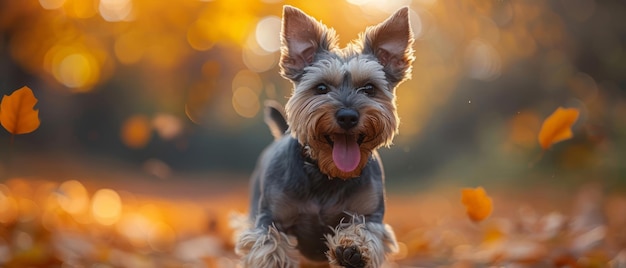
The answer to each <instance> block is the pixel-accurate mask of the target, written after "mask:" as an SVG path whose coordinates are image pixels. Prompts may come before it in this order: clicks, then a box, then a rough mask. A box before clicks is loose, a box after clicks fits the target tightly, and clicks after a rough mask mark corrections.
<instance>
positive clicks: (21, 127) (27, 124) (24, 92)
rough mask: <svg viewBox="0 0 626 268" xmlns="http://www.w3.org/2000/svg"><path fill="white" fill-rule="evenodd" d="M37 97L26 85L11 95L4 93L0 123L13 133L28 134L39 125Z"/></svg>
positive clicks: (0, 109)
mask: <svg viewBox="0 0 626 268" xmlns="http://www.w3.org/2000/svg"><path fill="white" fill-rule="evenodd" d="M35 104H37V98H35V95H34V94H33V91H32V90H31V89H30V88H29V87H27V86H24V87H22V88H20V89H18V90H16V91H15V92H13V93H11V95H8V96H7V95H4V97H2V102H1V103H0V123H2V126H3V127H4V128H5V129H6V130H7V131H8V132H10V133H11V134H13V135H18V134H26V133H30V132H33V131H35V130H36V129H37V128H38V127H39V124H40V122H39V110H35V108H34V107H35Z"/></svg>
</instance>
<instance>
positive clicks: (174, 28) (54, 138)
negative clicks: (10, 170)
mask: <svg viewBox="0 0 626 268" xmlns="http://www.w3.org/2000/svg"><path fill="white" fill-rule="evenodd" d="M283 4H291V5H295V6H297V7H299V8H301V9H303V10H304V11H305V12H307V13H309V14H310V15H312V16H314V17H316V18H318V19H320V20H321V21H322V22H323V23H325V24H327V25H329V26H331V27H334V28H335V29H336V30H337V32H338V33H339V35H340V37H341V38H342V39H341V42H340V43H342V44H346V43H348V42H349V41H350V40H351V39H352V38H355V37H356V36H357V34H358V33H359V32H360V31H362V30H363V29H365V27H367V26H369V25H373V24H376V23H378V22H380V21H382V20H383V19H384V18H385V17H387V16H388V15H389V14H390V13H392V12H393V11H394V10H396V9H397V8H399V7H401V6H404V5H409V6H410V7H411V23H412V28H413V31H414V33H415V37H416V39H417V42H416V44H415V48H416V59H417V60H416V62H415V64H414V69H413V70H414V71H413V79H412V80H410V81H408V82H406V83H405V84H403V85H401V87H400V88H399V90H398V105H399V113H400V116H401V118H402V125H401V135H400V136H399V137H398V138H397V139H396V146H395V147H393V149H391V150H383V152H382V154H383V157H385V158H388V159H390V161H387V162H388V166H390V167H389V168H387V170H389V172H390V174H391V175H393V176H394V177H396V178H398V179H397V181H399V182H409V181H415V178H429V177H448V178H450V177H451V178H459V177H465V175H466V174H468V173H469V174H474V175H470V176H469V178H465V179H468V180H469V181H470V182H480V180H481V178H485V179H487V180H492V179H502V180H503V181H510V180H507V179H519V178H525V177H527V176H529V175H532V173H533V172H536V171H538V170H541V169H546V170H548V172H551V171H552V170H554V168H558V169H559V170H564V172H567V171H574V173H576V172H577V171H580V170H586V171H588V170H593V171H597V170H602V171H606V172H609V173H610V174H612V176H610V177H611V178H613V177H616V176H617V177H622V178H623V177H624V175H625V174H626V171H625V169H624V168H623V167H622V166H621V165H619V161H618V160H617V159H618V158H623V157H624V153H623V152H625V151H626V150H624V148H626V145H625V144H626V141H625V140H624V137H625V135H624V134H626V123H625V121H624V120H623V119H622V117H623V114H625V112H626V99H625V98H624V95H625V92H624V84H625V81H626V77H625V76H626V52H625V46H624V42H625V41H624V37H623V36H624V35H625V34H626V27H625V26H624V25H626V22H625V21H624V20H625V19H624V16H623V15H624V14H625V13H626V6H625V4H624V3H623V2H622V1H602V2H597V1H594V0H572V1H563V0H551V1H500V0H493V1H491V0H490V1H458V0H438V1H437V0H420V1H417V0H416V1H407V0H394V1H368V0H347V1H316V2H311V1H285V2H283V1H276V0H264V1H224V0H215V1H199V0H183V1H176V2H171V1H150V0H100V1H98V0H94V1H91V0H39V1H34V0H27V1H3V2H2V3H0V30H1V32H2V35H0V48H1V54H0V91H1V92H2V93H5V94H9V93H10V92H11V90H12V89H14V88H19V87H21V86H23V85H29V86H31V87H32V88H35V90H36V92H35V93H36V95H37V96H39V98H40V99H41V102H40V103H39V104H38V107H39V108H40V110H41V111H42V112H41V115H40V116H41V119H42V126H41V130H40V131H39V132H38V133H37V134H33V135H30V136H29V137H28V138H25V139H23V141H22V143H23V144H22V145H20V146H17V148H19V150H18V151H27V152H32V151H35V152H36V151H42V149H44V150H46V151H50V152H56V151H62V152H69V153H78V154H79V155H80V154H91V155H103V156H106V157H113V158H118V159H121V160H123V161H130V162H134V163H143V162H145V161H147V160H149V159H153V158H156V159H158V160H159V161H162V163H164V164H165V165H168V166H170V167H171V168H173V169H174V170H183V171H193V170H220V169H222V170H230V171H241V172H249V171H250V170H251V168H252V167H253V163H254V161H255V158H256V156H257V155H258V153H259V152H260V150H261V149H262V148H263V147H264V146H265V145H266V144H267V143H268V142H269V141H270V140H271V137H270V135H269V133H268V131H267V130H266V129H265V127H264V126H263V125H262V123H261V120H260V109H261V106H262V102H263V100H265V99H276V100H278V101H279V102H283V103H284V102H285V100H286V98H287V97H288V96H289V95H290V90H291V85H290V84H289V82H287V81H286V80H284V79H282V78H281V77H280V76H279V75H278V70H277V66H276V65H277V60H278V57H279V39H278V35H279V31H280V15H281V10H282V5H283ZM330 10H332V12H329V11H330ZM559 106H563V107H570V108H577V109H579V110H580V111H581V115H580V120H579V121H578V122H577V123H576V124H575V126H574V128H573V132H574V136H575V137H576V138H575V139H574V140H572V141H568V142H566V143H565V144H562V145H559V146H556V147H553V148H552V149H551V150H549V151H548V152H547V153H546V155H544V156H542V157H541V156H540V150H541V149H540V146H538V144H537V140H536V135H537V133H538V130H539V123H538V122H541V121H542V119H543V118H545V117H546V116H548V115H549V113H550V112H551V111H553V110H554V109H555V108H556V107H559ZM157 125H158V126H157ZM170 125H171V126H170ZM164 133H167V134H164ZM153 136H154V137H153ZM68 149H71V150H69V151H68ZM476 154H480V155H481V157H475V155H476ZM538 157H541V158H542V159H540V160H537V158H538ZM528 166H532V167H535V169H528ZM474 169H475V170H474ZM468 171H469V172H468ZM475 171H476V172H475ZM478 171H480V172H478ZM576 174H578V173H576ZM496 177H498V178H496Z"/></svg>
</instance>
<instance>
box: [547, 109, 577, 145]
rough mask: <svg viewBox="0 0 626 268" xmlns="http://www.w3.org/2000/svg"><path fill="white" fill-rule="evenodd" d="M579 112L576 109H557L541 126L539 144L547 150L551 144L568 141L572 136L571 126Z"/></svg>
mask: <svg viewBox="0 0 626 268" xmlns="http://www.w3.org/2000/svg"><path fill="white" fill-rule="evenodd" d="M579 114H580V111H578V109H576V108H563V107H559V108H557V109H556V111H554V113H552V114H551V115H550V116H548V118H546V120H544V121H543V124H542V125H541V130H539V144H540V145H541V148H543V149H544V150H547V149H548V148H550V146H552V145H553V144H555V143H557V142H560V141H564V140H567V139H570V138H572V137H573V136H574V134H573V133H572V125H574V123H575V122H576V120H577V119H578V115H579Z"/></svg>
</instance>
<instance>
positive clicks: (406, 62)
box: [362, 7, 414, 86]
mask: <svg viewBox="0 0 626 268" xmlns="http://www.w3.org/2000/svg"><path fill="white" fill-rule="evenodd" d="M362 41H363V51H362V53H363V54H373V55H374V56H376V58H377V59H378V61H379V62H380V64H382V65H383V66H384V69H383V70H384V71H385V74H386V75H387V79H389V80H390V82H391V83H392V84H393V86H395V85H397V83H400V82H402V81H404V80H406V79H408V78H409V77H410V76H411V64H413V60H414V56H413V31H412V30H411V25H410V23H409V8H408V7H404V8H402V9H400V10H398V11H396V13H394V14H393V15H391V16H390V17H389V18H388V19H387V20H385V21H384V22H382V23H380V24H378V25H376V26H373V27H368V28H367V29H366V30H365V34H364V36H363V40H362Z"/></svg>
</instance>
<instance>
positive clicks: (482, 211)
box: [461, 187, 493, 222]
mask: <svg viewBox="0 0 626 268" xmlns="http://www.w3.org/2000/svg"><path fill="white" fill-rule="evenodd" d="M461 202H462V203H463V205H465V209H466V211H467V216H469V218H470V219H471V220H472V221H476V222H478V221H482V220H484V219H486V218H487V217H489V215H491V212H492V211H493V202H492V200H491V197H489V196H488V195H487V193H486V192H485V189H483V187H477V188H475V189H473V188H464V189H462V190H461Z"/></svg>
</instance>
